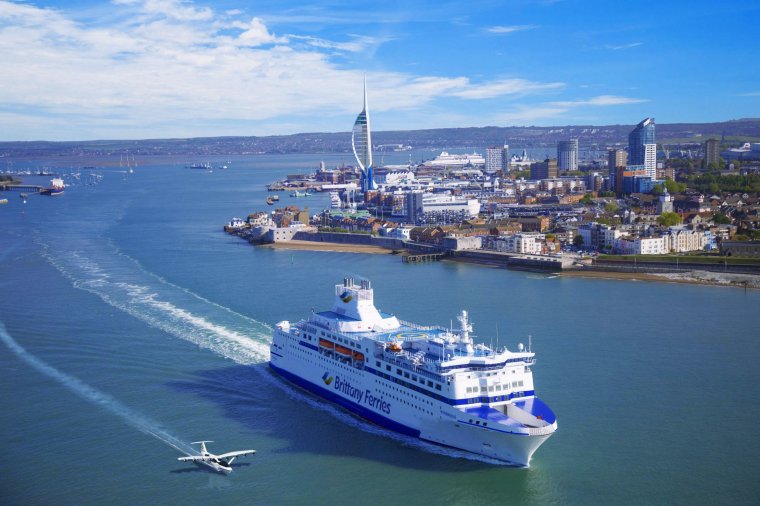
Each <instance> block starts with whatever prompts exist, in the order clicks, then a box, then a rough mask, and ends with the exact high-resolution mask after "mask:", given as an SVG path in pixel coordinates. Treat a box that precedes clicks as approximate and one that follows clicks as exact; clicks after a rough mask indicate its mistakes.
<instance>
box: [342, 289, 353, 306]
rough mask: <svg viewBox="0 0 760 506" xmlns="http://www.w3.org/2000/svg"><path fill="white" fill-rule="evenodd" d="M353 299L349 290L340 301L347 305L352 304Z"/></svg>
mask: <svg viewBox="0 0 760 506" xmlns="http://www.w3.org/2000/svg"><path fill="white" fill-rule="evenodd" d="M353 298H354V297H353V295H351V293H350V292H349V291H348V290H346V291H345V292H343V293H341V294H340V300H342V301H343V302H345V303H346V304H348V303H349V302H351V300H352V299H353Z"/></svg>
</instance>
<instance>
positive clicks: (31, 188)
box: [0, 184, 43, 193]
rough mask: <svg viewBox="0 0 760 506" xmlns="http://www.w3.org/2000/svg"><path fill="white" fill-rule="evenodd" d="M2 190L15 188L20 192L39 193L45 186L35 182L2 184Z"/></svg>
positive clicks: (0, 187)
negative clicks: (34, 183)
mask: <svg viewBox="0 0 760 506" xmlns="http://www.w3.org/2000/svg"><path fill="white" fill-rule="evenodd" d="M0 190H2V191H4V192H7V191H12V190H15V191H20V192H31V193H39V192H41V191H42V190H43V188H42V186H37V185H33V184H0Z"/></svg>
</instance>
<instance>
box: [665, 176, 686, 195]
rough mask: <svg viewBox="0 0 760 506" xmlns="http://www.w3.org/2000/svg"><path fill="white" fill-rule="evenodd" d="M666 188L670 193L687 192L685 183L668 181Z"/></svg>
mask: <svg viewBox="0 0 760 506" xmlns="http://www.w3.org/2000/svg"><path fill="white" fill-rule="evenodd" d="M665 188H667V190H668V193H682V192H684V191H685V190H686V185H685V184H683V183H677V182H675V181H673V180H672V179H666V180H665Z"/></svg>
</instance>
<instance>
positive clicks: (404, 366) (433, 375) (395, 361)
mask: <svg viewBox="0 0 760 506" xmlns="http://www.w3.org/2000/svg"><path fill="white" fill-rule="evenodd" d="M383 358H384V360H385V361H386V362H389V363H391V364H393V365H396V366H398V367H400V368H402V369H406V370H407V371H411V372H413V373H414V374H417V375H419V376H424V377H426V378H428V379H432V380H435V381H441V382H444V383H445V382H446V379H445V378H444V377H443V376H441V375H440V374H436V373H434V372H431V371H428V370H426V369H423V368H421V367H419V366H416V365H414V364H411V363H409V362H407V361H405V360H399V359H397V358H394V357H390V356H388V355H386V356H385V357H383Z"/></svg>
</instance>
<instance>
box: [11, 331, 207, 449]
mask: <svg viewBox="0 0 760 506" xmlns="http://www.w3.org/2000/svg"><path fill="white" fill-rule="evenodd" d="M0 340H2V341H3V344H5V345H6V346H7V347H8V349H9V350H11V351H12V352H13V353H15V354H16V356H17V357H18V358H20V359H21V360H23V361H24V362H26V363H27V364H28V365H30V366H31V367H33V368H34V369H36V370H37V371H39V372H40V373H42V374H44V375H45V376H48V377H49V378H52V379H53V380H55V381H57V382H58V383H60V384H61V385H63V386H64V387H66V388H68V389H69V390H71V391H72V392H74V393H75V394H77V395H78V396H79V397H81V398H83V399H85V400H87V401H90V402H92V403H93V404H96V405H98V406H100V407H102V408H103V409H105V410H107V411H109V412H110V413H111V414H113V415H116V416H118V417H119V418H121V419H122V420H124V421H125V422H126V423H127V424H129V425H130V426H132V427H134V428H135V429H137V430H139V431H140V432H142V433H143V434H147V435H149V436H152V437H154V438H156V439H158V440H159V441H161V442H163V443H165V444H167V445H169V446H171V447H172V448H174V449H175V450H177V451H179V452H181V453H184V454H185V455H192V454H194V451H193V449H192V448H191V447H190V445H188V444H187V443H184V442H183V441H181V440H179V439H178V438H176V437H174V436H173V435H171V434H169V433H168V432H167V431H165V430H164V429H161V428H160V427H159V425H158V423H156V422H155V421H153V420H151V419H150V418H148V417H146V416H144V415H141V414H140V413H137V412H136V411H133V410H132V409H130V408H128V407H127V406H125V405H124V404H122V403H120V402H119V401H117V400H116V399H114V398H113V397H111V396H110V395H108V394H106V393H104V392H101V391H100V390H97V389H96V388H93V387H91V386H90V385H88V384H87V383H85V382H83V381H82V380H80V379H78V378H75V377H74V376H71V375H68V374H66V373H64V372H61V371H59V370H58V369H56V368H55V367H53V366H51V365H50V364H48V363H46V362H44V361H42V360H40V359H39V358H37V357H35V356H34V355H32V354H31V353H29V352H28V351H27V350H26V349H25V348H24V347H23V346H21V345H20V344H18V343H17V342H16V340H15V339H13V338H12V337H11V336H10V334H8V332H7V331H6V329H5V326H4V325H3V324H2V323H0Z"/></svg>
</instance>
